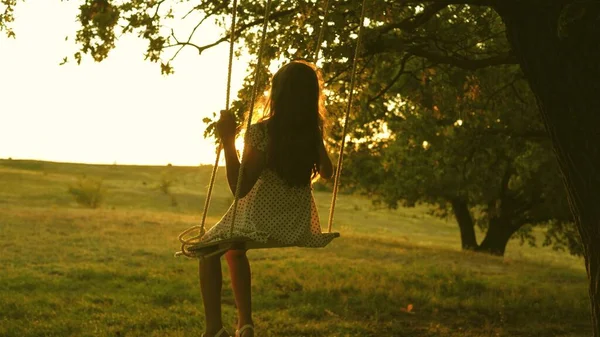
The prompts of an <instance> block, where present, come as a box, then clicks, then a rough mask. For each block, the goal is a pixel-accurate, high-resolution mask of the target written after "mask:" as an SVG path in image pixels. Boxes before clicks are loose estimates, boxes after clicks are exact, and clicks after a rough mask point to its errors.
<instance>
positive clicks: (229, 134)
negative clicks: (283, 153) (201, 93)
mask: <svg viewBox="0 0 600 337" xmlns="http://www.w3.org/2000/svg"><path fill="white" fill-rule="evenodd" d="M235 129H236V124H235V118H234V116H233V114H231V113H229V112H226V111H221V118H220V119H219V122H218V123H217V130H218V132H219V137H221V142H222V144H223V149H224V151H225V165H226V167H227V182H228V183H229V189H230V190H231V193H232V194H234V195H235V190H236V187H237V183H238V177H239V172H240V159H239V158H238V154H237V150H236V148H235V134H236V130H235ZM244 148H245V150H244V174H243V176H242V186H241V190H240V195H239V197H240V198H243V197H245V196H246V194H248V192H250V190H251V189H252V187H253V186H254V184H255V183H256V181H257V180H258V177H259V176H260V173H261V172H262V170H263V168H264V165H265V154H264V153H263V152H261V151H258V150H256V149H254V148H253V147H252V146H250V144H246V146H245V147H244Z"/></svg>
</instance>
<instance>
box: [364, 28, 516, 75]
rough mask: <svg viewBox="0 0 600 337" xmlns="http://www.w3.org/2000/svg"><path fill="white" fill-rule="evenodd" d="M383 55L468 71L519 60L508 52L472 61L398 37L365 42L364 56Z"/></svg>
mask: <svg viewBox="0 0 600 337" xmlns="http://www.w3.org/2000/svg"><path fill="white" fill-rule="evenodd" d="M383 53H408V54H411V55H414V56H418V57H422V58H425V59H427V60H429V61H430V62H433V63H437V64H448V65H452V66H455V67H458V68H461V69H466V70H477V69H481V68H487V67H490V66H498V65H505V64H518V62H517V58H516V57H515V56H514V55H513V54H511V53H508V52H507V53H504V54H499V55H495V56H490V57H487V58H477V59H470V58H466V57H462V56H459V55H450V54H443V53H440V52H439V51H434V50H431V49H430V48H428V47H425V46H423V45H422V44H421V45H416V44H415V41H411V40H405V39H402V38H400V37H396V36H389V35H388V36H379V38H377V39H375V40H372V41H368V42H365V53H364V55H373V54H383ZM364 55H363V56H364Z"/></svg>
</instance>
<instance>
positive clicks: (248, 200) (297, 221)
mask: <svg viewBox="0 0 600 337" xmlns="http://www.w3.org/2000/svg"><path fill="white" fill-rule="evenodd" d="M247 132H248V137H247V139H248V142H249V144H247V145H249V146H252V147H254V148H256V149H257V150H259V151H266V150H267V144H268V134H267V130H266V123H257V124H253V125H252V126H250V128H249V129H248V131H247ZM232 217H233V204H232V205H231V206H230V207H229V210H228V211H227V213H226V214H225V215H224V216H223V217H222V218H221V220H220V221H219V222H217V223H216V224H215V225H214V226H213V227H212V228H211V229H209V230H208V231H207V232H206V234H205V235H204V236H203V237H202V239H201V242H203V243H210V242H213V241H219V240H223V239H227V238H231V237H234V238H236V237H242V238H248V239H250V240H252V241H257V242H261V243H266V242H267V241H268V240H272V241H275V242H277V243H280V244H282V245H291V246H299V247H325V246H326V245H327V244H329V242H331V240H333V239H334V238H335V237H336V236H337V234H336V233H321V225H320V222H319V214H318V213H317V208H316V206H315V201H314V198H313V195H312V190H311V187H310V186H305V187H290V186H288V185H287V184H286V183H285V182H284V181H283V179H281V178H280V177H279V176H278V175H277V174H276V173H275V172H273V171H272V170H270V169H268V168H265V169H264V170H263V172H262V173H261V175H260V177H259V178H258V180H257V181H256V183H255V184H254V186H253V187H252V189H251V190H250V192H248V194H247V195H246V196H245V197H244V198H241V199H240V200H239V201H238V209H237V214H236V219H235V226H234V229H233V236H230V227H231V220H232Z"/></svg>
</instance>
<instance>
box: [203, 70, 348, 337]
mask: <svg viewBox="0 0 600 337" xmlns="http://www.w3.org/2000/svg"><path fill="white" fill-rule="evenodd" d="M321 91H322V78H321V75H320V73H319V71H318V70H317V68H316V67H315V66H314V65H313V64H310V63H308V62H304V61H293V62H290V63H288V64H287V65H285V66H283V67H282V68H281V69H279V71H277V73H276V74H275V75H274V76H273V79H272V83H271V94H270V98H269V103H268V109H269V110H268V118H265V119H263V120H262V121H260V122H258V123H256V124H253V125H252V126H251V127H250V128H248V130H247V131H246V132H248V135H247V136H246V138H245V139H246V140H247V142H246V144H245V145H244V156H243V158H244V172H243V178H242V181H241V184H242V185H241V192H240V196H239V201H238V209H237V213H236V219H235V227H234V230H233V235H234V237H243V238H247V239H250V240H253V241H257V242H263V243H266V242H267V241H269V242H275V243H277V244H281V245H286V246H300V247H324V246H326V245H327V244H328V243H329V242H330V241H331V240H332V239H333V238H335V237H336V236H337V234H335V233H321V226H320V223H319V216H318V214H317V208H316V207H315V202H314V199H313V195H312V190H311V182H312V180H313V178H315V177H316V176H317V175H320V176H321V177H323V178H326V179H329V178H331V176H332V173H333V168H332V163H331V160H330V159H329V156H328V154H327V150H326V149H325V145H324V143H323V113H324V109H323V96H322V93H321ZM217 129H218V133H219V136H220V138H221V142H222V144H223V147H224V151H225V163H226V166H227V180H228V183H229V188H230V189H231V191H232V193H235V190H236V186H237V183H238V182H237V179H238V173H239V169H240V161H239V158H238V155H237V151H236V148H235V134H236V124H235V120H234V117H233V116H232V115H231V114H230V113H229V112H223V111H222V112H221V117H220V119H219V121H218V123H217ZM232 210H233V205H232V207H230V208H229V211H228V212H227V213H226V214H225V215H224V216H223V217H222V218H221V220H220V221H219V222H218V223H217V224H216V225H215V226H213V227H212V228H211V229H210V230H208V231H207V232H206V234H205V235H204V236H203V237H202V239H201V242H202V243H210V242H214V241H219V240H222V239H225V238H227V237H229V233H230V226H231V221H232ZM225 258H226V260H227V263H228V265H229V271H230V274H231V283H232V287H233V293H234V296H235V303H236V306H237V311H238V322H237V330H236V333H235V336H236V337H253V336H254V325H253V322H252V314H251V292H250V291H251V286H250V285H251V282H250V278H251V274H250V264H249V262H248V258H247V256H246V250H245V249H243V246H240V247H239V248H236V246H234V247H233V248H232V249H230V250H228V251H227V252H226V253H225ZM200 285H201V292H202V299H203V302H204V311H205V319H206V332H205V333H204V335H203V336H204V337H213V336H214V337H226V336H230V335H229V334H228V333H227V331H226V330H225V328H224V327H223V322H222V319H221V286H222V275H221V261H220V255H215V256H210V257H204V258H200Z"/></svg>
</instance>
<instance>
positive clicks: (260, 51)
mask: <svg viewBox="0 0 600 337" xmlns="http://www.w3.org/2000/svg"><path fill="white" fill-rule="evenodd" d="M270 9H271V0H267V3H266V5H265V18H264V21H263V27H262V37H261V39H260V44H259V48H258V61H257V62H256V69H255V70H254V88H253V90H252V99H251V100H250V110H249V111H248V122H247V123H246V133H245V134H244V147H245V146H246V144H247V143H248V138H249V137H248V130H249V128H250V126H251V125H252V115H253V113H254V105H255V104H256V96H257V95H258V88H259V85H260V81H259V80H260V71H261V68H262V64H263V57H262V54H263V51H264V49H265V41H267V39H266V37H267V27H268V25H269V12H270ZM244 152H245V151H242V158H241V160H240V169H239V170H238V178H237V182H236V185H235V199H234V200H235V201H234V203H233V214H232V216H231V226H230V228H229V236H230V237H231V236H233V228H234V225H235V218H236V215H237V209H238V203H239V201H240V193H241V191H242V179H243V176H244V167H245V161H244V157H245V156H244Z"/></svg>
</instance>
